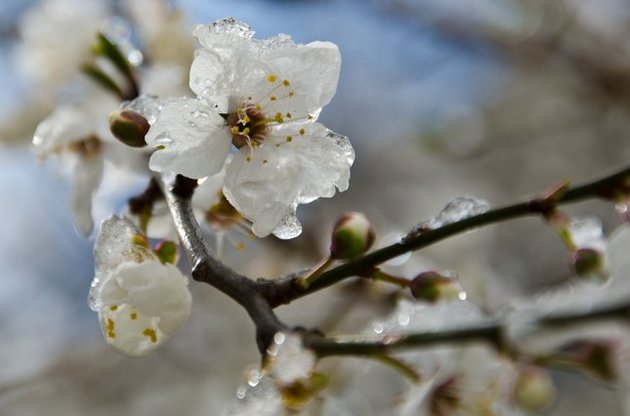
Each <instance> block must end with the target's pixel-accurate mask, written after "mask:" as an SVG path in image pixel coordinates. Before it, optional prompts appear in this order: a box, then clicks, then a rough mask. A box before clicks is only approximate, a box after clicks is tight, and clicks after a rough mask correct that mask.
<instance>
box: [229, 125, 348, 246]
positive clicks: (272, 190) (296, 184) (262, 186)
mask: <svg viewBox="0 0 630 416" xmlns="http://www.w3.org/2000/svg"><path fill="white" fill-rule="evenodd" d="M271 134H272V135H273V137H271V138H269V139H268V141H266V142H265V143H263V145H262V146H260V147H256V148H254V149H253V150H250V149H249V148H242V149H241V150H240V151H239V152H238V154H237V155H236V156H235V158H234V160H233V161H232V163H230V165H229V166H228V169H227V174H226V181H225V186H224V193H225V196H226V197H227V198H228V200H229V201H230V203H232V205H233V206H234V207H235V208H236V209H237V210H239V212H241V214H243V215H244V216H245V217H246V218H247V219H249V220H250V221H252V222H253V227H252V230H253V231H254V233H255V234H256V235H258V236H259V237H264V236H266V235H268V234H269V233H271V232H272V231H274V230H276V228H278V227H280V228H279V229H278V233H277V234H278V236H279V237H280V238H293V237H295V236H296V232H297V234H299V231H296V230H297V229H298V227H299V222H298V221H297V219H296V218H295V217H294V210H295V207H296V206H297V204H300V203H308V202H311V201H313V200H314V199H317V198H320V197H331V196H333V195H334V193H335V187H337V188H338V189H339V190H340V191H343V190H345V189H347V187H348V179H349V177H350V166H351V165H352V163H353V162H354V150H353V149H352V146H351V145H350V143H349V141H348V139H347V138H346V137H344V136H339V135H337V134H335V133H332V132H331V131H329V130H328V129H326V128H325V127H324V126H323V125H321V124H319V123H311V122H293V123H287V124H281V125H278V126H276V127H274V129H273V131H272V133H271ZM289 139H290V140H289Z"/></svg>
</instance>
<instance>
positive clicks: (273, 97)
mask: <svg viewBox="0 0 630 416" xmlns="http://www.w3.org/2000/svg"><path fill="white" fill-rule="evenodd" d="M277 99H278V97H276V96H275V95H272V96H271V98H270V100H271V101H276V100H277Z"/></svg>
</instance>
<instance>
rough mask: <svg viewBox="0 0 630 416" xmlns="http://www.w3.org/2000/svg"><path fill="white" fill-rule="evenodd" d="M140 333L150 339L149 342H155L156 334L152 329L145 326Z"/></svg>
mask: <svg viewBox="0 0 630 416" xmlns="http://www.w3.org/2000/svg"><path fill="white" fill-rule="evenodd" d="M142 335H144V336H145V337H149V338H150V339H151V342H152V343H154V344H155V343H156V342H157V334H156V333H155V330H154V329H151V328H146V329H145V330H144V331H142Z"/></svg>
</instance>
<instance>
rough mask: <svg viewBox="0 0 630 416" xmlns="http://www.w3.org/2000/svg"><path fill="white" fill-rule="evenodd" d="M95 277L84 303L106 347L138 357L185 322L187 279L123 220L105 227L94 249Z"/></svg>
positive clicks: (188, 304) (114, 219)
mask: <svg viewBox="0 0 630 416" xmlns="http://www.w3.org/2000/svg"><path fill="white" fill-rule="evenodd" d="M94 254H95V257H96V274H95V277H94V281H93V282H92V288H91V290H90V296H89V299H88V303H89V304H90V307H92V308H93V309H94V310H96V311H98V316H99V322H100V324H101V329H102V330H103V335H104V336H105V339H106V340H107V343H108V344H109V345H111V346H112V347H113V348H114V349H116V350H117V351H119V352H121V353H123V354H125V355H128V356H131V357H141V356H144V355H146V354H148V353H150V352H151V351H153V350H155V349H156V348H158V347H159V346H160V345H162V344H163V343H164V342H165V341H166V340H167V339H168V338H170V336H171V335H173V334H174V333H175V332H176V331H177V330H178V329H179V328H180V327H181V326H182V325H183V324H184V323H185V322H186V320H187V319H188V317H189V315H190V312H191V296H190V292H189V290H188V280H187V278H186V277H185V276H183V275H182V274H181V272H180V271H179V270H178V269H177V267H175V266H174V265H172V264H163V263H162V262H160V260H159V259H158V258H157V256H156V255H155V254H154V253H153V252H152V251H151V250H150V248H149V246H148V243H147V242H146V238H145V237H144V236H142V235H141V234H140V232H139V231H138V230H137V229H136V228H135V227H134V226H133V225H132V224H131V223H130V222H128V221H127V220H125V219H122V218H119V217H112V218H110V219H109V220H107V221H105V222H104V223H103V226H102V228H101V232H100V234H99V236H98V239H97V242H96V246H95V249H94Z"/></svg>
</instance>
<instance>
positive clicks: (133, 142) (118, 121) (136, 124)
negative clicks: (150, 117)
mask: <svg viewBox="0 0 630 416" xmlns="http://www.w3.org/2000/svg"><path fill="white" fill-rule="evenodd" d="M109 128H110V130H111V132H112V134H113V135H114V137H116V138H117V139H118V140H120V141H121V142H123V143H124V144H126V145H127V146H131V147H144V146H146V145H147V143H146V142H145V140H144V138H145V136H146V135H147V133H148V131H149V129H150V128H151V126H150V125H149V122H148V121H147V119H146V118H144V117H143V116H142V115H140V114H139V113H136V112H135V111H131V110H122V111H120V110H119V111H114V112H113V113H111V114H110V115H109Z"/></svg>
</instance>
